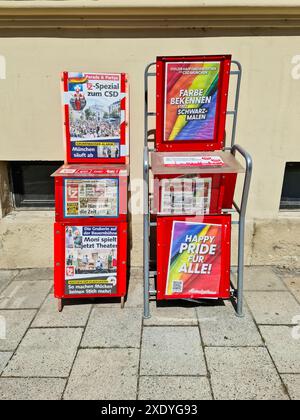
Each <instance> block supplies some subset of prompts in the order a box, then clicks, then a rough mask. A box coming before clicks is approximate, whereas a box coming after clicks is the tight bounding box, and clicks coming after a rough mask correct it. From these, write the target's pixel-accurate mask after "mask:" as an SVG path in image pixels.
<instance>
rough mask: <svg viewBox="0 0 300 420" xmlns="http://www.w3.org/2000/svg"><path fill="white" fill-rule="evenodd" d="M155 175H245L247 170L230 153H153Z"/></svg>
mask: <svg viewBox="0 0 300 420" xmlns="http://www.w3.org/2000/svg"><path fill="white" fill-rule="evenodd" d="M151 166H152V171H153V174H154V175H168V174H170V175H176V174H191V173H192V174H201V173H205V174H214V173H219V174H220V173H223V174H224V173H243V172H245V169H244V168H243V167H242V165H241V164H240V163H239V162H238V161H237V159H236V158H235V157H234V156H233V154H232V153H230V152H223V151H215V152H155V153H154V152H153V153H151Z"/></svg>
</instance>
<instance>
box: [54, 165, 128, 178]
mask: <svg viewBox="0 0 300 420" xmlns="http://www.w3.org/2000/svg"><path fill="white" fill-rule="evenodd" d="M108 175H110V176H128V175H129V166H128V165H91V164H90V165H82V164H81V165H79V164H73V165H72V164H70V165H67V164H66V165H63V166H61V167H60V168H59V169H58V170H57V171H56V172H54V173H53V174H52V175H51V176H53V177H65V178H67V177H74V176H75V177H82V178H85V177H95V178H98V177H102V176H108Z"/></svg>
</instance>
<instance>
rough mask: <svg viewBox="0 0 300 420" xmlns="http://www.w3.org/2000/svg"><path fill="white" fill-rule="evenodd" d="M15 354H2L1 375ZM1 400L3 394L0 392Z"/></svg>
mask: <svg viewBox="0 0 300 420" xmlns="http://www.w3.org/2000/svg"><path fill="white" fill-rule="evenodd" d="M12 354H13V353H9V352H5V351H1V352H0V375H1V373H2V372H3V370H4V368H5V366H6V365H7V362H8V361H9V359H10V358H11V356H12ZM0 399H1V392H0Z"/></svg>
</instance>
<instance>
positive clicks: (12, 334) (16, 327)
mask: <svg viewBox="0 0 300 420" xmlns="http://www.w3.org/2000/svg"><path fill="white" fill-rule="evenodd" d="M35 314H36V311H35V310H24V311H21V310H7V311H0V321H2V322H3V323H4V325H5V336H6V338H5V339H4V340H1V339H0V350H1V351H14V350H15V349H16V348H17V347H18V345H19V343H20V341H21V340H22V338H23V336H24V335H25V333H26V331H27V329H28V327H29V326H30V324H31V322H32V320H33V318H34V316H35ZM2 322H1V323H2Z"/></svg>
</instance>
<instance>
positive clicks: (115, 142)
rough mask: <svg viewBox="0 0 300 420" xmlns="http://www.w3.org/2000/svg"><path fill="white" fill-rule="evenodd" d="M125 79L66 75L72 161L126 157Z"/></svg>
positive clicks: (105, 75) (67, 133) (107, 75)
mask: <svg viewBox="0 0 300 420" xmlns="http://www.w3.org/2000/svg"><path fill="white" fill-rule="evenodd" d="M122 77H124V75H122V74H109V73H74V72H73V73H71V72H70V73H67V72H65V73H64V90H65V92H64V103H65V105H66V116H65V119H66V137H67V142H69V143H70V144H68V145H67V147H68V155H69V159H70V160H74V159H75V160H76V159H85V160H91V161H95V160H97V159H106V160H109V159H119V158H120V157H122V156H125V155H127V150H126V147H125V141H126V140H125V102H124V101H125V97H126V92H125V88H124V86H122V85H124V83H123V81H122Z"/></svg>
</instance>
